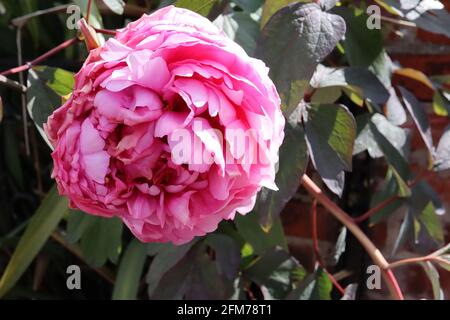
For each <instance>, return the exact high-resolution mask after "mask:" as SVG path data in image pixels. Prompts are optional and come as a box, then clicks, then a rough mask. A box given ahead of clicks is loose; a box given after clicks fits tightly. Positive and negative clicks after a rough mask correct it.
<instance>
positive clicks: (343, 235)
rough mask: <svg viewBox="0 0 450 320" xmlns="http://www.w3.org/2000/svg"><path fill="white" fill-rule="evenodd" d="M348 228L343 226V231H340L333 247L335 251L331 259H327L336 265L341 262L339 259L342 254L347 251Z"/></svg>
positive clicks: (329, 262)
mask: <svg viewBox="0 0 450 320" xmlns="http://www.w3.org/2000/svg"><path fill="white" fill-rule="evenodd" d="M346 239H347V228H346V227H342V228H341V231H340V232H339V236H338V238H337V240H336V243H335V245H334V248H333V252H332V254H331V255H330V257H329V259H327V262H328V264H330V265H332V266H334V265H336V264H337V263H338V262H339V259H340V258H341V256H342V254H343V253H344V252H345V249H346V242H347V240H346Z"/></svg>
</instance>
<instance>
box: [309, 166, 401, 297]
mask: <svg viewBox="0 0 450 320" xmlns="http://www.w3.org/2000/svg"><path fill="white" fill-rule="evenodd" d="M302 183H303V186H304V187H305V189H306V190H307V191H308V192H309V194H310V195H311V196H313V197H314V198H315V199H317V201H318V202H319V203H320V204H322V205H323V206H324V207H325V208H326V209H327V210H328V211H329V212H330V213H331V214H332V215H333V216H334V217H335V218H336V219H338V220H339V221H340V222H341V223H342V224H343V225H345V226H346V227H347V229H348V230H349V231H350V232H351V233H352V234H353V235H354V236H355V237H356V239H358V241H359V242H360V243H361V245H362V246H363V247H364V249H365V250H366V252H367V253H368V254H369V256H370V257H371V258H372V260H373V262H374V263H375V264H376V265H377V266H379V267H380V268H381V270H382V274H383V277H384V279H385V281H386V283H387V285H388V289H389V291H390V293H391V295H392V297H393V298H394V299H398V300H403V299H404V298H403V294H402V291H401V289H400V287H399V285H398V282H397V279H396V278H395V276H394V274H393V272H392V270H390V269H389V267H390V265H389V263H388V262H387V261H386V259H385V258H384V256H383V254H382V253H381V251H380V250H379V249H378V248H377V247H376V246H375V245H374V244H373V242H372V241H371V240H370V239H369V238H368V237H367V236H366V235H365V234H364V232H362V230H361V229H360V228H359V227H358V225H357V224H356V223H355V222H354V221H353V219H352V218H351V217H350V216H349V215H348V214H347V213H346V212H345V211H344V210H342V209H341V208H339V207H338V206H337V205H336V204H335V203H334V202H333V201H331V200H330V199H329V198H328V197H327V196H326V195H325V194H324V193H323V192H322V190H321V189H320V188H319V187H318V186H317V185H316V184H315V183H314V182H313V181H312V180H311V178H310V177H308V176H307V175H306V174H304V175H303V177H302Z"/></svg>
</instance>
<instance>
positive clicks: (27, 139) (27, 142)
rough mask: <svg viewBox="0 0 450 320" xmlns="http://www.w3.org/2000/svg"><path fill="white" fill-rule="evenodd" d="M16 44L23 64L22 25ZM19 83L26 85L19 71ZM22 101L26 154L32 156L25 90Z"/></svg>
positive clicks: (19, 58) (19, 62)
mask: <svg viewBox="0 0 450 320" xmlns="http://www.w3.org/2000/svg"><path fill="white" fill-rule="evenodd" d="M16 44H17V64H18V65H19V66H20V65H22V26H20V27H18V28H17V33H16ZM19 83H20V85H22V86H23V85H24V78H23V74H22V73H19ZM20 103H21V106H22V125H23V136H24V140H25V154H26V155H27V156H30V154H31V151H30V150H31V148H30V135H29V132H28V114H27V96H26V95H25V93H24V92H22V93H21V94H20Z"/></svg>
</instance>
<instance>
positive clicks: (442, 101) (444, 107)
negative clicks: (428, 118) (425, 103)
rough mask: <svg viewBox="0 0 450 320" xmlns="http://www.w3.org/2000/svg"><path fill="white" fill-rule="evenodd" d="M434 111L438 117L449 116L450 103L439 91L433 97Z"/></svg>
mask: <svg viewBox="0 0 450 320" xmlns="http://www.w3.org/2000/svg"><path fill="white" fill-rule="evenodd" d="M433 110H434V113H436V114H437V115H438V116H441V117H445V116H448V114H449V110H450V101H448V100H447V98H446V97H445V96H444V95H443V94H442V93H441V92H440V91H439V90H436V91H435V92H434V95H433Z"/></svg>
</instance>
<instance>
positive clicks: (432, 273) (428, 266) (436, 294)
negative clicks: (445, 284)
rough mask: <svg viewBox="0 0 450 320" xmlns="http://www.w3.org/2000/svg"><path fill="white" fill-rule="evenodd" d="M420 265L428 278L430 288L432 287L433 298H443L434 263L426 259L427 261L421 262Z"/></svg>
mask: <svg viewBox="0 0 450 320" xmlns="http://www.w3.org/2000/svg"><path fill="white" fill-rule="evenodd" d="M420 265H421V266H422V267H423V269H424V270H425V273H426V274H427V276H428V279H430V283H431V288H432V289H433V298H434V299H435V300H444V292H443V291H442V289H441V283H440V280H439V272H438V271H437V270H436V268H435V267H434V265H433V264H432V263H431V262H429V261H427V262H421V263H420Z"/></svg>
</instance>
